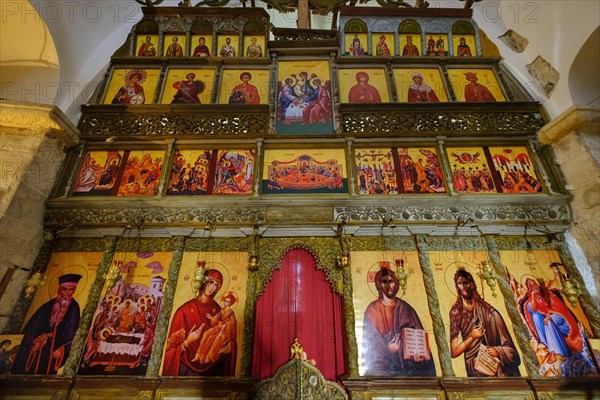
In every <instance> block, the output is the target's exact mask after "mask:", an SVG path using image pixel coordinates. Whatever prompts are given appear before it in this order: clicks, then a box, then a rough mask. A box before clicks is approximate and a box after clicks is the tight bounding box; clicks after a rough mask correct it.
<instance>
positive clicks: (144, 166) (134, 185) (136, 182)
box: [118, 150, 165, 196]
mask: <svg viewBox="0 0 600 400" xmlns="http://www.w3.org/2000/svg"><path fill="white" fill-rule="evenodd" d="M164 155H165V154H164V151H142V150H133V151H130V152H128V154H127V158H126V159H125V160H124V161H123V164H124V171H123V178H122V179H121V184H120V186H119V191H118V195H119V196H154V195H156V193H157V191H158V184H159V181H160V172H161V169H162V161H163V159H164Z"/></svg>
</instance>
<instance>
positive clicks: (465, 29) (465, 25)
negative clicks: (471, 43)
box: [452, 21, 475, 35]
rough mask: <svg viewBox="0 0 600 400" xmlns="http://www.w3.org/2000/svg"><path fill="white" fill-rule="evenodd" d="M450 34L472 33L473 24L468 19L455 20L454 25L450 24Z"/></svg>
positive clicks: (473, 31) (473, 30)
mask: <svg viewBox="0 0 600 400" xmlns="http://www.w3.org/2000/svg"><path fill="white" fill-rule="evenodd" d="M452 34H453V35H474V34H475V28H474V27H473V24H472V23H470V22H469V21H456V22H455V23H454V25H452Z"/></svg>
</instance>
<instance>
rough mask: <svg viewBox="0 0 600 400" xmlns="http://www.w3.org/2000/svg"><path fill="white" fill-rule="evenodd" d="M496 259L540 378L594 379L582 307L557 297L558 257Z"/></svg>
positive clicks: (505, 254) (532, 253) (504, 254)
mask: <svg viewBox="0 0 600 400" xmlns="http://www.w3.org/2000/svg"><path fill="white" fill-rule="evenodd" d="M500 256H501V260H502V262H503V264H504V266H505V272H506V274H507V277H508V281H509V284H510V287H511V289H512V291H513V294H514V296H515V300H516V301H517V305H518V310H519V313H520V315H521V318H522V319H523V322H524V323H525V325H526V326H527V329H528V330H529V332H530V334H531V339H530V345H531V348H532V350H533V351H534V353H535V356H536V360H537V362H538V365H539V373H540V375H542V376H546V377H557V376H585V375H590V376H597V375H596V373H597V372H598V369H597V367H596V365H595V363H594V360H593V355H592V352H591V349H589V348H588V344H587V341H586V339H587V338H589V337H591V336H592V331H591V327H590V324H589V321H588V319H587V317H586V316H585V314H584V313H583V310H582V309H581V305H580V304H579V303H577V304H576V305H575V306H573V305H572V304H571V303H570V302H569V301H567V300H566V299H565V298H564V297H563V295H562V293H561V291H562V289H563V286H562V280H561V275H563V274H564V273H565V271H564V267H563V265H562V264H561V263H560V262H559V261H556V260H560V257H559V255H558V253H557V252H556V251H555V250H552V251H547V250H521V251H517V252H515V251H514V250H511V251H508V250H503V251H501V252H500ZM563 276H564V275H563ZM563 279H564V278H563Z"/></svg>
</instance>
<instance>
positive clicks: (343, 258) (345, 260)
mask: <svg viewBox="0 0 600 400" xmlns="http://www.w3.org/2000/svg"><path fill="white" fill-rule="evenodd" d="M337 265H338V267H340V268H346V267H348V266H349V265H350V253H349V252H348V251H345V250H344V251H342V252H341V253H340V255H339V256H337Z"/></svg>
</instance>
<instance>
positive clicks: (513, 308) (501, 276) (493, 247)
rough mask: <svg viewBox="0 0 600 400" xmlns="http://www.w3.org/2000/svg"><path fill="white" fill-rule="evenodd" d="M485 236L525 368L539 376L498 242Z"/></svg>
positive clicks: (526, 330)
mask: <svg viewBox="0 0 600 400" xmlns="http://www.w3.org/2000/svg"><path fill="white" fill-rule="evenodd" d="M484 238H485V245H486V247H487V253H488V255H489V256H490V259H491V260H492V265H493V267H494V272H495V275H496V281H497V282H498V286H499V287H500V292H501V293H502V296H503V297H504V306H505V307H506V311H507V312H508V316H509V317H510V320H511V322H512V325H513V330H514V333H515V337H516V338H517V343H518V344H519V348H520V349H521V355H522V358H523V363H524V364H525V369H526V370H527V374H528V375H529V376H531V377H535V376H539V369H538V364H537V361H536V359H535V354H534V353H533V349H532V348H531V345H530V344H529V335H530V334H529V329H527V327H526V326H525V323H524V322H523V319H522V318H521V313H519V310H518V309H517V304H516V302H515V300H514V298H515V296H514V293H513V291H512V290H511V288H510V284H509V283H508V280H507V279H506V271H505V270H504V268H505V267H504V264H502V261H501V260H500V251H499V250H498V244H497V243H496V240H495V238H494V236H492V235H485V236H484Z"/></svg>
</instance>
